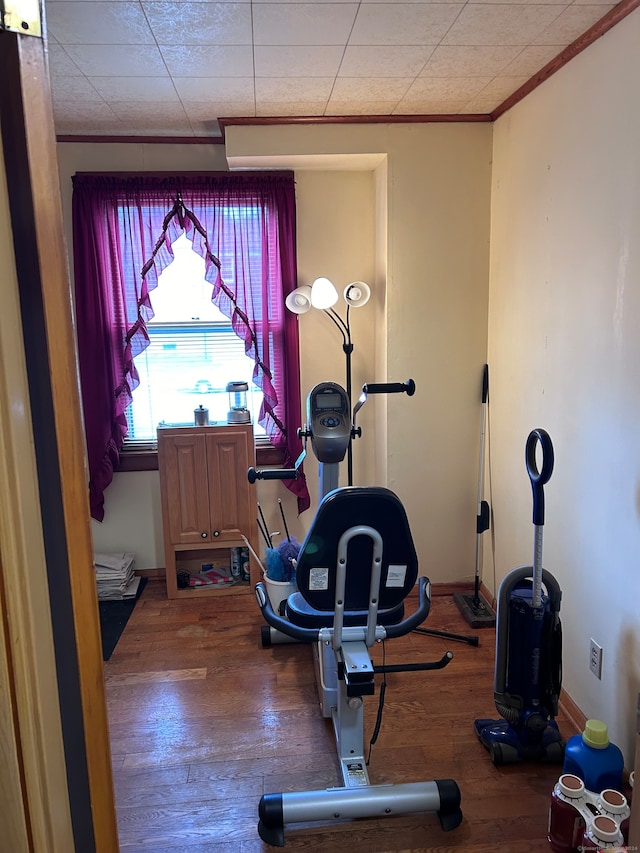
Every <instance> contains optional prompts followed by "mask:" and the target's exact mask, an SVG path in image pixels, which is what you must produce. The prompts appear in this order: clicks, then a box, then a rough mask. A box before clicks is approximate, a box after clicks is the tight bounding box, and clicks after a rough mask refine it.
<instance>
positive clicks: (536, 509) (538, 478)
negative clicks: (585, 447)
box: [525, 429, 554, 607]
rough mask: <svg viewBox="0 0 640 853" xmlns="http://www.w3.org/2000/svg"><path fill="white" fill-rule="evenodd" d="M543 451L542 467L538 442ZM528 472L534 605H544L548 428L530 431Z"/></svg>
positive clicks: (549, 457)
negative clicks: (543, 565)
mask: <svg viewBox="0 0 640 853" xmlns="http://www.w3.org/2000/svg"><path fill="white" fill-rule="evenodd" d="M538 442H540V449H541V451H542V467H541V468H540V470H538V465H537V462H536V449H537V444H538ZM525 458H526V463H527V474H528V475H529V479H530V480H531V490H532V492H533V529H534V537H533V602H532V603H533V606H534V607H540V606H541V605H542V528H543V527H544V486H545V483H548V482H549V480H550V478H551V474H552V473H553V463H554V454H553V444H552V443H551V437H550V435H549V433H548V432H546V430H543V429H534V430H532V431H531V432H530V433H529V437H528V438H527V444H526V448H525Z"/></svg>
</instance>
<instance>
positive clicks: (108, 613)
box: [98, 578, 147, 660]
mask: <svg viewBox="0 0 640 853" xmlns="http://www.w3.org/2000/svg"><path fill="white" fill-rule="evenodd" d="M146 583H147V579H146V578H140V584H139V586H138V591H137V593H136V596H135V598H129V599H125V600H122V601H99V602H98V607H99V609H100V633H101V635H102V660H109V658H110V657H111V655H112V654H113V650H114V649H115V647H116V645H117V644H118V640H119V639H120V636H121V634H122V632H123V631H124V629H125V626H126V624H127V622H128V621H129V617H130V616H131V614H132V613H133V608H134V607H135V606H136V602H137V601H138V599H139V598H140V595H141V594H142V590H143V589H144V588H145V586H146Z"/></svg>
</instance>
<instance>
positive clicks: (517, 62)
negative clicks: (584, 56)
mask: <svg viewBox="0 0 640 853" xmlns="http://www.w3.org/2000/svg"><path fill="white" fill-rule="evenodd" d="M561 50H562V48H561V47H559V46H558V45H539V46H536V47H525V48H523V50H521V51H520V53H519V54H518V55H517V56H516V58H515V59H514V60H513V62H510V63H509V64H508V65H506V66H505V67H504V68H503V69H502V73H503V74H504V75H505V76H509V77H522V76H525V77H533V75H534V74H536V73H537V72H538V71H540V69H541V68H544V66H545V65H547V63H549V62H551V60H552V59H555V58H556V56H557V55H558V54H559V53H560V52H561Z"/></svg>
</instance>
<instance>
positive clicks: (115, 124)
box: [56, 118, 130, 136]
mask: <svg viewBox="0 0 640 853" xmlns="http://www.w3.org/2000/svg"><path fill="white" fill-rule="evenodd" d="M56 132H57V133H58V134H59V135H60V136H129V135H130V134H127V133H126V132H125V131H124V129H123V128H122V125H121V124H120V122H119V121H118V119H117V118H113V119H88V120H83V119H78V120H76V121H74V120H73V119H63V120H60V121H58V120H56Z"/></svg>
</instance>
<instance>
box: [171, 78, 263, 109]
mask: <svg viewBox="0 0 640 853" xmlns="http://www.w3.org/2000/svg"><path fill="white" fill-rule="evenodd" d="M173 82H174V84H175V87H176V91H177V92H178V95H179V96H180V100H181V101H182V102H183V103H186V102H187V101H200V102H207V101H213V100H224V101H230V102H233V101H234V100H236V99H237V100H242V101H245V102H246V101H250V102H251V103H253V100H254V87H253V78H252V77H174V78H173Z"/></svg>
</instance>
